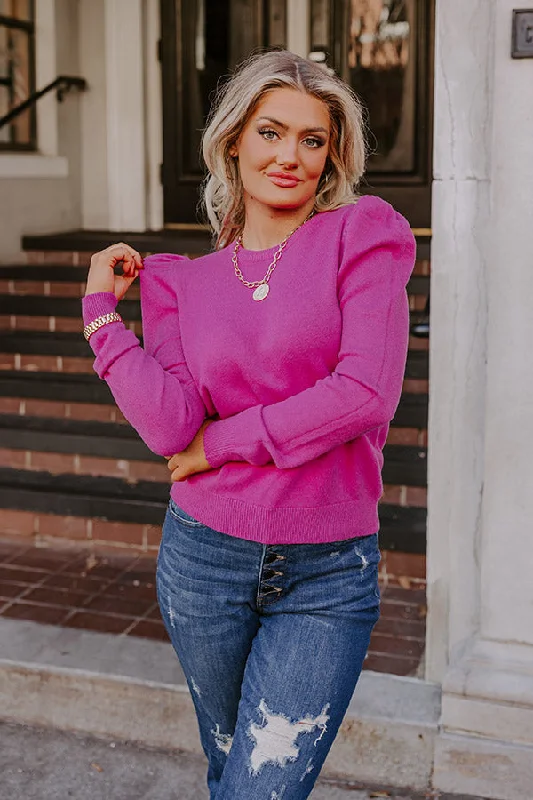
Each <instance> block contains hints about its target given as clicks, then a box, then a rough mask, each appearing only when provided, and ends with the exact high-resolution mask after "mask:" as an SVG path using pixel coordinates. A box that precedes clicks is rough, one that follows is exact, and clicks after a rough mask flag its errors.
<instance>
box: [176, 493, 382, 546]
mask: <svg viewBox="0 0 533 800" xmlns="http://www.w3.org/2000/svg"><path fill="white" fill-rule="evenodd" d="M171 496H172V499H173V500H174V501H175V502H176V503H177V505H178V506H179V507H180V508H182V509H183V511H186V512H187V513H188V514H190V515H191V516H192V517H194V518H195V519H196V520H198V521H199V522H202V523H203V524H204V525H207V526H208V527H209V528H213V530H216V531H219V532H220V533H227V534H228V535H229V536H235V537H237V538H239V539H248V540H250V541H252V542H259V543H260V544H269V545H270V544H319V543H320V542H335V541H342V540H343V539H351V538H353V537H355V536H370V535H371V534H373V533H377V532H378V530H379V519H378V511H377V505H376V504H372V506H370V505H369V503H368V501H367V502H366V503H365V502H362V503H360V502H355V501H354V502H348V503H336V504H334V505H331V506H321V507H318V508H264V507H262V506H254V505H250V504H248V503H245V502H243V501H242V500H236V499H235V498H232V497H221V496H220V495H213V494H211V493H210V494H206V493H204V492H202V490H201V489H199V487H198V485H197V484H196V485H195V484H194V483H192V484H191V483H188V482H187V481H185V482H176V483H173V484H172V489H171ZM365 505H366V506H367V508H366V509H364V506H365ZM362 506H363V508H362ZM365 510H366V513H365Z"/></svg>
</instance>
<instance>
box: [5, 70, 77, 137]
mask: <svg viewBox="0 0 533 800" xmlns="http://www.w3.org/2000/svg"><path fill="white" fill-rule="evenodd" d="M54 89H57V99H58V101H59V102H60V103H61V102H62V101H63V97H64V95H65V94H66V92H68V91H70V89H78V90H79V91H80V92H84V91H85V90H86V89H87V81H86V80H85V78H74V77H72V76H70V75H59V76H58V77H57V78H56V79H55V80H54V81H52V83H49V84H48V85H47V86H45V87H44V89H41V90H40V91H38V92H34V93H33V94H31V95H30V96H29V97H28V99H27V100H24V102H23V103H20V105H18V106H15V108H12V109H11V111H9V112H8V113H7V114H5V115H4V116H3V117H0V128H2V127H3V126H4V125H7V124H8V123H9V122H11V120H12V119H15V117H18V115H19V114H22V113H23V112H24V111H26V109H28V108H30V107H31V106H32V105H34V104H35V103H36V102H37V100H40V99H41V97H43V96H44V95H45V94H47V93H48V92H51V91H53V90H54Z"/></svg>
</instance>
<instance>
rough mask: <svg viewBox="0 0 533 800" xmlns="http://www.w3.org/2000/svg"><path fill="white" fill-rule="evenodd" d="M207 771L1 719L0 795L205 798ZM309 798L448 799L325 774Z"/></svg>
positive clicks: (193, 761)
mask: <svg viewBox="0 0 533 800" xmlns="http://www.w3.org/2000/svg"><path fill="white" fill-rule="evenodd" d="M205 773H206V766H205V760H204V758H203V757H201V756H196V755H193V754H190V753H168V752H164V751H161V750H149V749H147V748H142V747H139V746H135V745H132V744H125V743H123V742H115V741H105V740H100V739H96V738H93V737H88V736H83V735H81V734H75V733H64V732H61V731H56V730H52V729H48V730H45V729H37V728H30V727H28V726H25V725H14V724H9V723H2V724H0V774H1V776H2V777H1V782H0V800H66V799H67V798H74V800H208V792H207V788H206V782H205ZM312 797H313V800H370V799H371V798H378V797H379V798H389V800H392V799H393V798H400V797H401V798H402V799H403V800H425V798H441V800H445V798H447V799H448V800H451V795H439V794H434V793H429V794H426V793H422V794H412V793H410V792H408V791H406V790H403V791H401V792H400V790H398V791H395V790H387V789H383V788H381V789H373V790H372V789H368V790H367V789H361V788H360V787H356V786H355V785H354V784H350V783H343V782H339V781H332V780H327V779H319V781H318V782H317V785H316V787H315V789H314V791H313V793H312ZM250 800H267V798H250ZM287 800H290V798H287ZM457 800H459V798H457ZM464 800H475V798H472V797H469V798H468V799H466V798H465V799H464ZM478 800H479V799H478Z"/></svg>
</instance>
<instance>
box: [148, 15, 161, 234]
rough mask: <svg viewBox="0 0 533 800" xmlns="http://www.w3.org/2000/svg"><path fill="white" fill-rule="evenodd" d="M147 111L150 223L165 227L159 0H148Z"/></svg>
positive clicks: (149, 226) (151, 225)
mask: <svg viewBox="0 0 533 800" xmlns="http://www.w3.org/2000/svg"><path fill="white" fill-rule="evenodd" d="M145 2H146V7H145V25H144V29H145V59H144V63H145V65H146V69H145V75H144V78H145V98H146V106H145V114H146V175H147V201H146V212H147V220H146V221H147V227H148V228H150V229H151V230H158V229H159V228H162V227H163V186H162V184H161V173H160V166H161V163H162V161H163V99H162V92H161V64H160V62H159V59H158V57H157V43H158V40H159V37H160V36H161V21H160V14H159V0H145Z"/></svg>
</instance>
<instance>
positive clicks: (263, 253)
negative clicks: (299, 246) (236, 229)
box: [227, 211, 325, 261]
mask: <svg viewBox="0 0 533 800" xmlns="http://www.w3.org/2000/svg"><path fill="white" fill-rule="evenodd" d="M324 213H325V212H324V211H317V213H316V214H313V216H312V217H311V218H310V219H308V220H307V222H305V223H304V224H303V225H300V227H299V228H296V230H295V231H294V233H293V234H292V236H291V237H290V239H289V241H288V242H287V244H286V245H285V248H284V252H285V253H286V252H287V251H288V250H289V249H290V248H291V247H292V245H293V244H294V242H295V241H297V240H298V239H299V237H300V236H301V235H302V233H303V232H304V231H305V230H308V229H309V225H310V224H311V223H312V222H313V220H314V219H317V217H319V216H320V215H321V214H324ZM280 244H281V242H278V244H275V245H274V246H273V247H267V249H266V250H249V249H248V248H247V247H243V246H242V245H241V246H240V247H239V253H238V258H239V259H240V258H241V257H242V259H243V260H244V261H262V260H263V259H264V260H265V261H266V260H267V259H268V258H273V257H274V254H275V252H276V251H277V250H278V248H279V246H280ZM234 247H235V240H233V242H230V243H229V244H228V245H227V249H228V251H229V253H231V254H232V255H233V248H234Z"/></svg>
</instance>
